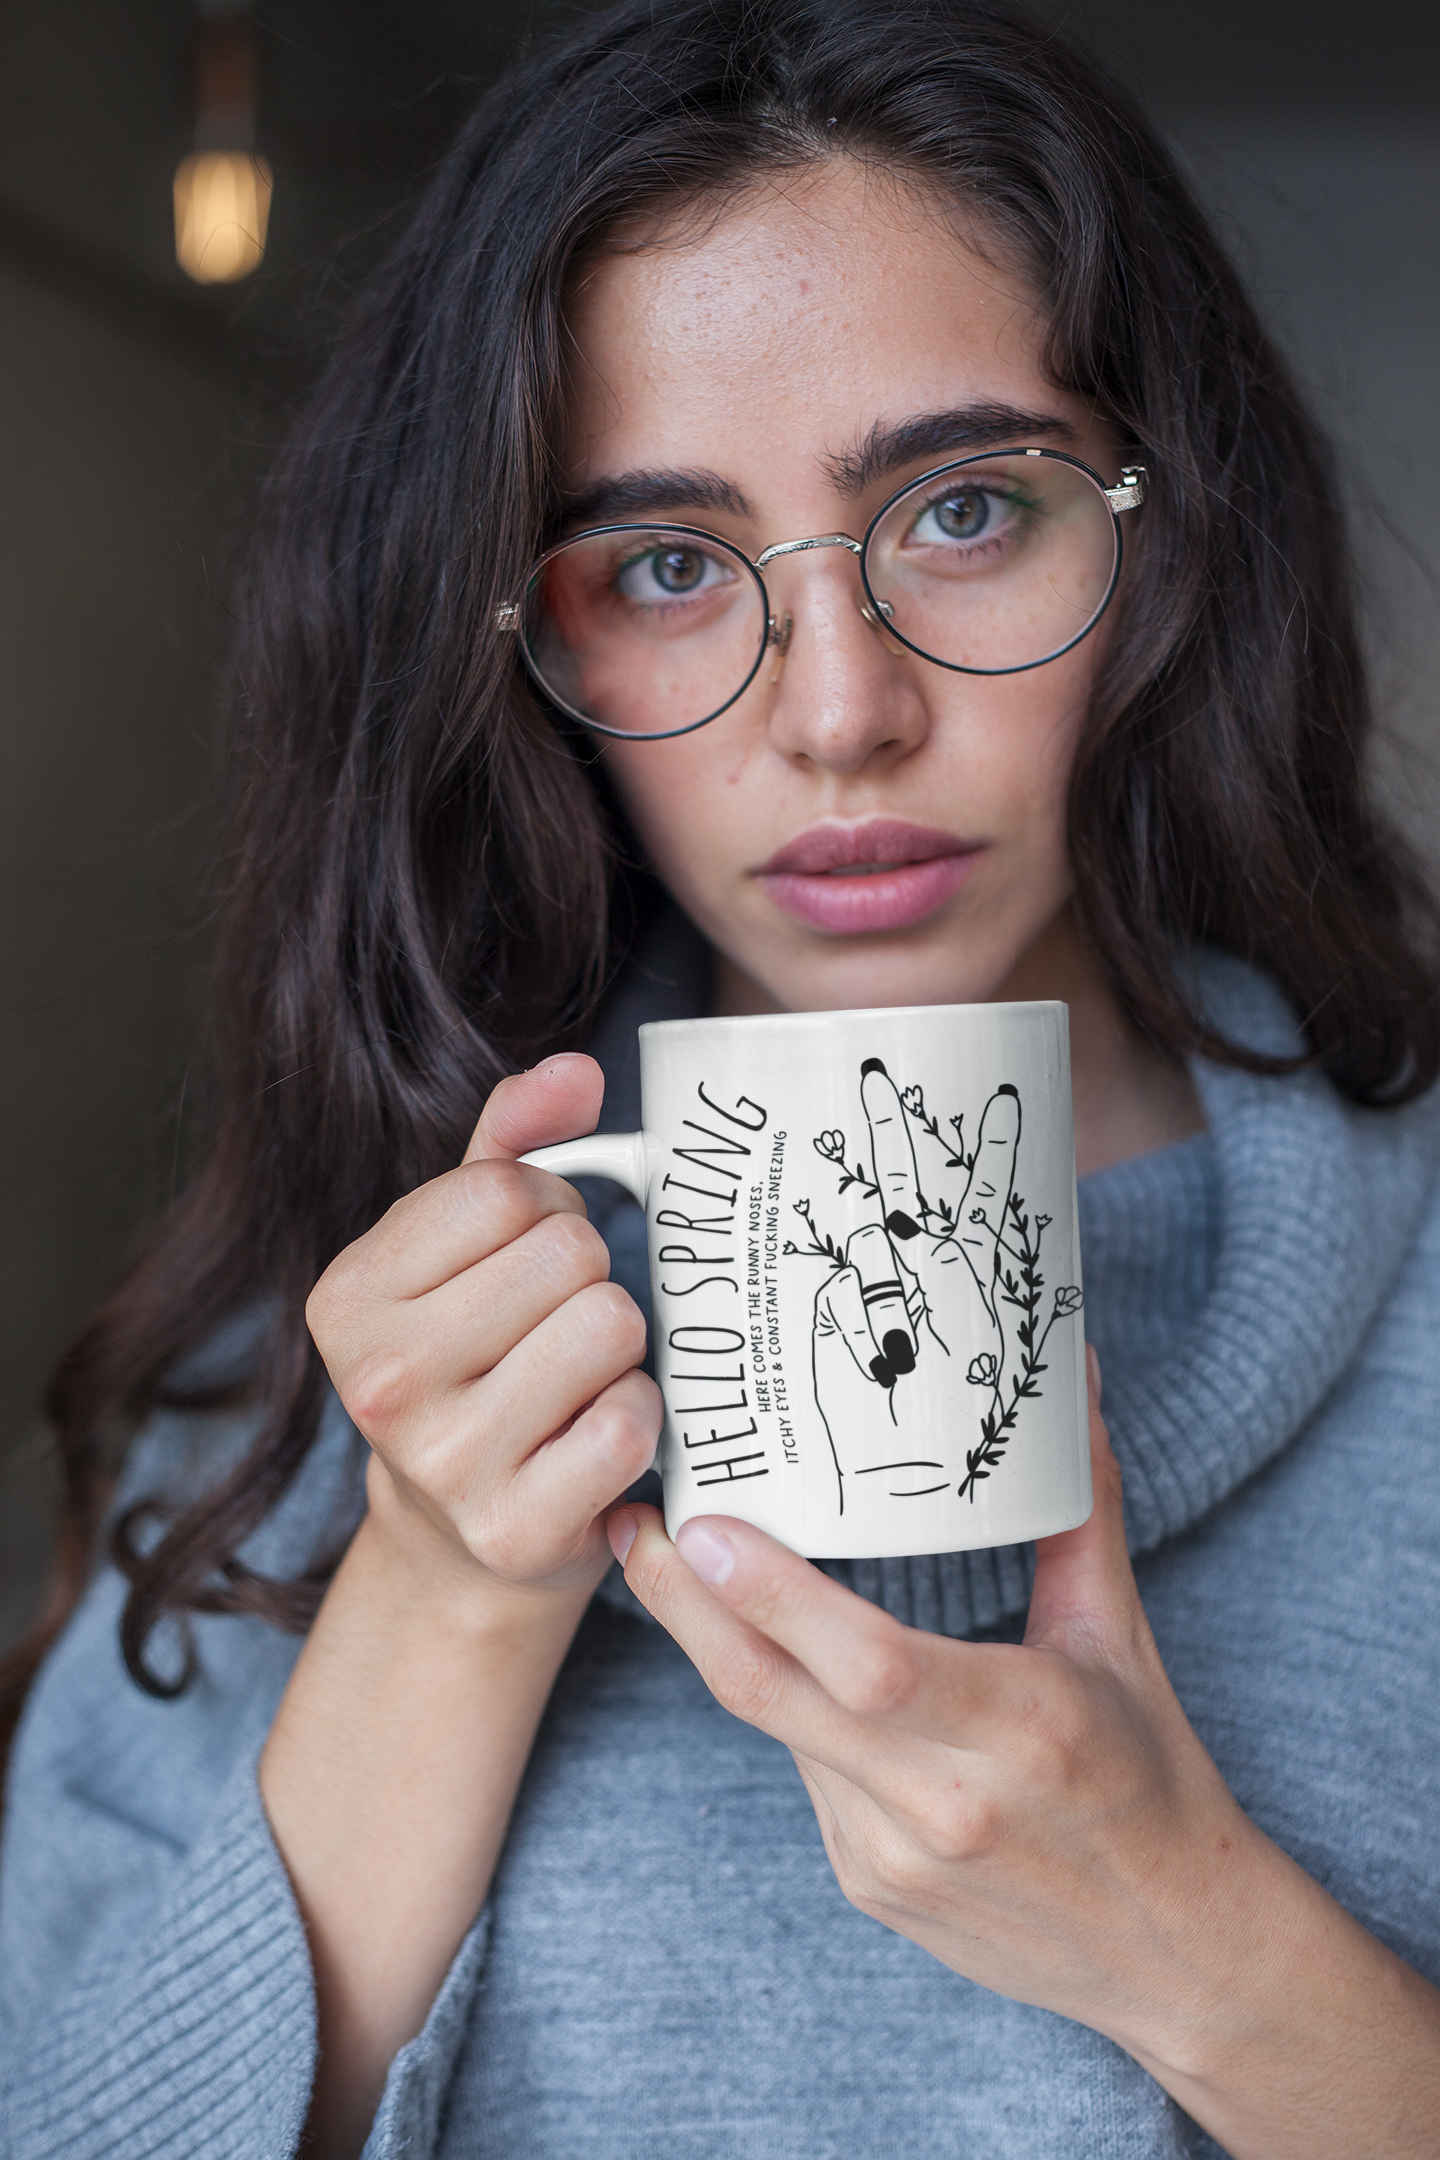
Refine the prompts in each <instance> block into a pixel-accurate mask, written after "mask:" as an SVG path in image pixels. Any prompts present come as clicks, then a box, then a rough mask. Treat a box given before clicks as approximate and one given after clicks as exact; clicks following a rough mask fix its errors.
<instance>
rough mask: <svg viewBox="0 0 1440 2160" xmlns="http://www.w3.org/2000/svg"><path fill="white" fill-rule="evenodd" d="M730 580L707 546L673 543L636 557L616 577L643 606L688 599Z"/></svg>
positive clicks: (625, 589) (623, 591) (619, 585)
mask: <svg viewBox="0 0 1440 2160" xmlns="http://www.w3.org/2000/svg"><path fill="white" fill-rule="evenodd" d="M726 582H727V572H726V570H725V568H724V566H723V564H721V563H720V562H718V561H717V560H716V558H715V557H714V556H713V555H709V554H707V553H706V551H705V550H704V548H699V547H685V546H682V545H680V544H679V543H672V544H670V545H668V546H665V547H657V548H651V549H648V550H647V551H646V553H645V554H643V555H635V556H632V557H631V559H630V561H629V562H627V563H626V564H625V565H624V566H623V567H622V569H621V571H620V573H619V576H618V577H617V579H616V584H617V585H618V587H619V589H620V591H621V592H622V593H623V594H624V595H625V598H626V599H627V600H634V601H637V602H638V603H639V605H640V606H641V607H656V606H658V605H660V604H661V603H662V602H664V601H666V600H688V599H689V598H690V597H691V595H692V594H694V593H697V592H704V591H706V590H707V589H708V588H710V587H711V586H714V585H720V584H723V583H726Z"/></svg>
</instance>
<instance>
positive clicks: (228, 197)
mask: <svg viewBox="0 0 1440 2160" xmlns="http://www.w3.org/2000/svg"><path fill="white" fill-rule="evenodd" d="M272 185H273V183H272V180H271V175H270V167H269V166H268V165H267V164H266V162H265V160H264V158H262V157H256V156H255V154H254V152H253V151H251V150H197V151H196V152H195V154H194V156H193V157H187V158H182V159H181V161H180V163H179V165H178V166H177V167H176V169H175V258H176V260H177V262H178V263H179V265H180V267H181V269H182V270H183V271H184V272H185V274H186V276H187V277H192V278H194V279H195V281H196V282H197V284H200V285H229V284H233V283H234V281H235V279H236V278H243V277H248V276H249V275H250V272H251V271H252V270H253V269H254V268H255V266H256V264H257V263H258V262H260V260H261V259H262V257H263V256H264V253H265V233H266V229H267V227H268V225H269V222H270V194H271V188H272Z"/></svg>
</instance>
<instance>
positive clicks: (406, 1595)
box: [352, 1457, 611, 1643]
mask: <svg viewBox="0 0 1440 2160" xmlns="http://www.w3.org/2000/svg"><path fill="white" fill-rule="evenodd" d="M366 1491H367V1502H368V1505H367V1510H366V1514H365V1517H364V1519H363V1521H362V1522H361V1524H360V1527H359V1529H358V1530H357V1531H356V1534H355V1545H354V1547H353V1548H352V1552H353V1558H354V1563H355V1564H357V1565H359V1566H362V1567H363V1568H364V1569H365V1571H366V1573H367V1574H372V1575H374V1576H375V1577H376V1578H378V1579H379V1580H380V1581H383V1583H384V1585H385V1592H384V1594H385V1598H386V1602H387V1603H393V1606H394V1608H395V1611H396V1615H397V1617H399V1616H400V1615H402V1614H403V1615H404V1616H406V1617H407V1618H411V1619H413V1620H414V1621H415V1622H417V1623H418V1624H420V1625H422V1626H431V1627H435V1628H438V1629H440V1630H442V1631H443V1632H444V1633H446V1634H453V1635H456V1636H462V1637H463V1636H469V1635H473V1636H475V1637H476V1638H477V1639H485V1638H490V1637H492V1636H495V1635H497V1634H498V1635H501V1636H505V1637H509V1636H512V1635H513V1636H515V1637H516V1638H517V1639H518V1640H523V1641H525V1642H528V1643H537V1642H538V1641H539V1640H541V1639H544V1638H546V1637H548V1636H549V1635H550V1634H551V1633H552V1632H555V1631H559V1632H561V1633H563V1635H564V1637H565V1640H566V1641H568V1639H569V1637H570V1635H571V1634H573V1632H574V1630H575V1628H576V1626H577V1625H578V1623H579V1620H580V1616H581V1614H582V1613H583V1612H584V1610H585V1607H586V1605H587V1604H588V1603H589V1601H590V1599H591V1597H592V1596H593V1595H594V1593H595V1590H596V1588H597V1587H598V1585H599V1583H600V1580H601V1578H602V1577H603V1575H604V1573H605V1571H606V1568H607V1567H608V1566H609V1564H610V1559H611V1555H610V1550H609V1547H608V1546H607V1545H606V1543H605V1541H604V1538H603V1537H601V1536H598V1535H597V1537H596V1539H595V1551H594V1553H593V1555H587V1556H586V1557H585V1558H584V1559H582V1560H581V1561H580V1562H578V1563H577V1564H576V1565H574V1566H572V1567H570V1568H568V1569H565V1570H562V1571H559V1572H557V1573H556V1574H555V1575H552V1576H548V1577H546V1578H544V1579H543V1580H541V1581H524V1580H516V1579H513V1578H511V1577H507V1576H503V1575H500V1574H498V1573H496V1571H495V1570H494V1569H492V1568H488V1567H486V1566H485V1564H484V1562H483V1561H481V1560H477V1559H476V1558H475V1556H474V1555H473V1554H472V1553H471V1552H469V1551H468V1550H467V1549H466V1547H465V1546H464V1545H462V1544H461V1542H460V1541H459V1539H458V1538H457V1537H456V1536H455V1534H454V1532H453V1531H451V1530H449V1529H448V1528H446V1527H443V1526H442V1525H441V1524H439V1523H438V1522H436V1521H435V1520H434V1519H433V1518H432V1517H431V1516H430V1515H429V1514H428V1513H427V1511H426V1510H425V1509H424V1508H422V1507H421V1506H419V1505H418V1504H417V1503H416V1502H415V1501H414V1500H412V1499H411V1498H409V1496H408V1495H407V1494H406V1493H405V1492H404V1491H403V1490H402V1488H401V1487H400V1486H399V1484H398V1483H397V1481H396V1480H395V1479H394V1478H393V1477H392V1476H391V1475H390V1473H389V1471H388V1470H387V1469H386V1468H385V1466H384V1464H383V1463H381V1462H380V1460H379V1458H378V1457H372V1459H371V1464H370V1469H369V1473H368V1477H367V1481H366Z"/></svg>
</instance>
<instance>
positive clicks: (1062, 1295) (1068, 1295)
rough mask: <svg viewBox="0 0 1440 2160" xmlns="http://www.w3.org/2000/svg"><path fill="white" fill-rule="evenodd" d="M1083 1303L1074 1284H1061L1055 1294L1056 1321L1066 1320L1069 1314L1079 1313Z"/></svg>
mask: <svg viewBox="0 0 1440 2160" xmlns="http://www.w3.org/2000/svg"><path fill="white" fill-rule="evenodd" d="M1084 1302H1085V1299H1084V1295H1083V1293H1082V1292H1081V1291H1079V1290H1078V1289H1077V1288H1076V1287H1075V1285H1074V1283H1062V1285H1061V1286H1060V1288H1059V1289H1058V1290H1057V1291H1056V1292H1055V1317H1056V1319H1057V1320H1068V1319H1069V1317H1070V1315H1071V1313H1077V1312H1079V1310H1080V1307H1081V1306H1082V1305H1083V1304H1084Z"/></svg>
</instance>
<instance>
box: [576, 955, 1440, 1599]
mask: <svg viewBox="0 0 1440 2160" xmlns="http://www.w3.org/2000/svg"><path fill="white" fill-rule="evenodd" d="M1193 965H1194V971H1195V982H1196V987H1197V990H1198V994H1199V997H1200V999H1201V1002H1202V1003H1203V1005H1204V1007H1205V1009H1206V1011H1207V1014H1208V1016H1209V1017H1210V1019H1211V1020H1212V1022H1213V1023H1214V1024H1215V1025H1216V1026H1217V1027H1218V1028H1219V1029H1220V1030H1222V1031H1223V1032H1224V1033H1225V1034H1226V1035H1227V1036H1228V1037H1229V1038H1230V1039H1231V1040H1232V1041H1238V1042H1241V1043H1244V1044H1245V1045H1247V1046H1248V1047H1250V1048H1251V1049H1254V1050H1257V1051H1263V1052H1267V1053H1271V1054H1275V1053H1278V1054H1282V1055H1288V1054H1293V1053H1294V1052H1295V1051H1296V1049H1297V1048H1298V1047H1299V1046H1300V1044H1299V1035H1298V1031H1297V1028H1296V1024H1295V1022H1294V1019H1293V1017H1292V1016H1291V1014H1290V1012H1289V1011H1288V1009H1287V1007H1286V1005H1285V1003H1284V1001H1283V999H1282V998H1281V997H1280V995H1279V993H1278V991H1276V990H1275V988H1274V987H1273V986H1272V985H1271V984H1270V983H1269V982H1268V981H1267V980H1265V978H1263V977H1262V976H1260V975H1258V974H1257V973H1256V972H1255V971H1254V970H1253V969H1251V968H1248V967H1246V966H1245V965H1243V964H1242V963H1241V962H1239V961H1236V960H1233V959H1229V958H1227V957H1225V956H1223V955H1220V954H1215V953H1201V954H1198V955H1196V957H1195V959H1194V963H1193ZM705 992H706V961H705V954H704V951H703V948H702V947H701V945H700V941H699V939H698V937H697V936H696V934H695V933H694V932H693V931H692V930H691V929H690V926H689V925H688V924H687V923H685V922H684V921H683V919H680V918H678V917H677V916H675V915H674V914H667V916H666V917H665V918H664V920H663V921H662V922H660V923H658V924H657V925H656V929H655V933H654V935H653V936H652V937H651V938H650V939H649V940H648V941H647V943H646V946H645V948H644V950H643V952H642V954H641V956H640V959H639V960H638V961H637V962H636V963H634V964H632V965H631V966H630V967H629V968H628V969H627V970H626V972H625V974H624V975H623V976H622V978H621V981H620V982H619V984H618V985H617V987H616V991H615V993H614V994H613V996H612V997H611V999H610V1001H609V1003H608V1005H607V1008H606V1010H605V1012H604V1014H603V1016H602V1019H601V1022H600V1025H599V1027H598V1029H597V1032H596V1038H595V1041H594V1043H593V1045H592V1048H593V1050H594V1054H595V1055H596V1056H597V1057H598V1058H599V1060H600V1062H601V1064H602V1066H603V1067H604V1069H605V1074H606V1097H605V1110H604V1114H603V1116H602V1119H601V1127H602V1129H603V1130H607V1131H626V1130H633V1129H634V1127H635V1125H637V1124H638V1122H639V1107H640V1105H639V1068H638V1058H637V1050H636V1038H635V1030H636V1028H637V1026H639V1024H640V1023H641V1022H642V1021H646V1020H661V1019H679V1018H687V1017H690V1016H693V1015H694V1014H696V1013H698V1012H700V1011H702V1010H703V1009H704V1002H705ZM1192 1071H1193V1075H1194V1079H1195V1085H1196V1088H1197V1090H1198V1093H1199V1096H1200V1100H1201V1104H1202V1106H1203V1108H1204V1111H1205V1116H1206V1121H1207V1126H1208V1131H1207V1132H1206V1133H1205V1134H1204V1135H1202V1136H1201V1137H1199V1138H1198V1139H1194V1140H1188V1141H1182V1142H1180V1143H1179V1144H1178V1145H1176V1146H1173V1147H1168V1148H1164V1149H1162V1150H1160V1151H1159V1152H1158V1153H1156V1154H1152V1155H1146V1156H1141V1157H1138V1158H1136V1159H1135V1160H1134V1161H1132V1162H1127V1163H1121V1164H1118V1165H1117V1166H1116V1167H1115V1168H1114V1169H1111V1170H1103V1171H1099V1172H1096V1173H1095V1174H1094V1175H1093V1176H1091V1177H1088V1178H1086V1179H1084V1180H1083V1181H1082V1183H1081V1185H1080V1234H1081V1252H1082V1258H1083V1267H1084V1282H1085V1293H1086V1297H1085V1302H1086V1312H1087V1333H1088V1334H1089V1335H1090V1337H1091V1339H1092V1340H1093V1341H1095V1343H1096V1346H1097V1348H1098V1350H1099V1352H1100V1356H1101V1361H1102V1364H1103V1367H1104V1375H1105V1415H1106V1419H1107V1422H1108V1424H1109V1428H1110V1436H1111V1440H1112V1442H1113V1444H1114V1447H1115V1452H1116V1454H1117V1456H1118V1457H1119V1460H1120V1463H1121V1467H1122V1469H1123V1471H1124V1473H1125V1509H1126V1519H1127V1525H1128V1529H1129V1536H1130V1544H1131V1549H1132V1551H1134V1552H1137V1553H1141V1552H1148V1551H1151V1550H1153V1549H1154V1548H1155V1547H1156V1546H1158V1545H1160V1544H1162V1543H1164V1542H1165V1541H1166V1540H1168V1539H1171V1538H1176V1537H1179V1536H1181V1535H1183V1533H1184V1532H1185V1531H1187V1530H1189V1529H1190V1528H1191V1527H1192V1526H1193V1525H1195V1524H1196V1523H1198V1522H1200V1521H1201V1520H1202V1519H1203V1518H1204V1517H1205V1516H1207V1515H1209V1514H1210V1513H1211V1512H1212V1511H1213V1510H1214V1509H1215V1508H1217V1507H1218V1506H1219V1505H1220V1503H1221V1502H1222V1501H1223V1500H1225V1498H1226V1497H1227V1495H1229V1494H1230V1493H1232V1492H1233V1491H1235V1490H1236V1488H1237V1487H1239V1486H1240V1485H1242V1484H1243V1483H1244V1482H1245V1481H1246V1480H1247V1479H1248V1478H1250V1477H1252V1476H1253V1475H1254V1474H1255V1473H1256V1471H1258V1470H1259V1469H1260V1468H1261V1467H1262V1466H1263V1465H1264V1464H1265V1463H1267V1462H1268V1461H1270V1460H1271V1458H1272V1457H1274V1456H1275V1455H1277V1454H1278V1453H1279V1452H1280V1450H1281V1449H1282V1448H1284V1447H1285V1446H1287V1445H1288V1444H1289V1443H1290V1442H1291V1441H1292V1440H1294V1439H1295V1438H1296V1437H1297V1436H1298V1434H1299V1433H1300V1432H1301V1431H1302V1430H1303V1429H1304V1427H1305V1426H1306V1425H1307V1423H1308V1422H1309V1420H1310V1419H1311V1418H1312V1417H1313V1416H1314V1414H1315V1412H1316V1411H1317V1410H1318V1408H1319V1407H1320V1405H1321V1403H1322V1402H1323V1401H1324V1399H1325V1397H1326V1396H1327V1395H1328V1394H1329V1393H1330V1391H1331V1390H1332V1389H1333V1388H1334V1387H1335V1386H1336V1384H1337V1382H1338V1381H1339V1380H1340V1378H1341V1376H1342V1375H1343V1373H1344V1372H1345V1369H1346V1367H1347V1366H1348V1365H1349V1364H1350V1363H1351V1361H1352V1359H1353V1358H1354V1357H1355V1355H1356V1353H1357V1351H1358V1350H1359V1348H1360V1346H1361V1344H1362V1342H1363V1340H1364V1337H1365V1335H1366V1334H1367V1332H1368V1331H1369V1329H1370V1327H1371V1325H1372V1323H1373V1321H1374V1320H1375V1319H1376V1317H1377V1315H1378V1314H1379V1312H1380V1310H1381V1308H1382V1307H1383V1305H1384V1303H1385V1301H1386V1299H1387V1298H1388V1296H1389V1294H1390V1291H1391V1289H1392V1287H1393V1285H1394V1283H1395V1281H1396V1278H1397V1277H1398V1275H1399V1273H1400V1270H1401V1268H1402V1266H1403V1264H1404V1262H1405V1259H1406V1256H1407V1254H1408V1252H1409V1250H1410V1248H1411V1245H1412V1244H1413V1242H1414V1239H1415V1236H1416V1234H1417V1231H1418V1229H1419V1226H1420V1222H1421V1219H1422V1216H1423V1214H1424V1212H1425V1209H1426V1207H1427V1205H1428V1203H1429V1200H1430V1197H1431V1194H1432V1191H1433V1188H1434V1185H1435V1179H1436V1172H1437V1166H1440V1101H1437V1098H1436V1096H1435V1095H1433V1094H1432V1095H1431V1096H1429V1097H1426V1098H1425V1099H1424V1100H1423V1101H1422V1102H1420V1103H1417V1104H1414V1105H1412V1106H1410V1107H1409V1108H1407V1109H1403V1110H1360V1109H1356V1108H1355V1107H1354V1106H1353V1105H1351V1104H1349V1103H1347V1102H1345V1101H1344V1100H1343V1099H1342V1098H1341V1097H1340V1096H1339V1095H1338V1094H1337V1093H1336V1091H1335V1089H1334V1088H1333V1087H1332V1086H1331V1084H1330V1083H1329V1082H1328V1081H1326V1080H1325V1079H1323V1078H1321V1077H1320V1076H1319V1075H1317V1074H1314V1073H1300V1074H1296V1075H1293V1076H1291V1077H1287V1078H1280V1079H1276V1078H1271V1077H1261V1076H1257V1075H1254V1074H1250V1073H1244V1072H1240V1071H1236V1070H1235V1069H1233V1068H1228V1067H1221V1066H1218V1065H1213V1064H1210V1063H1207V1062H1204V1061H1197V1062H1196V1063H1195V1064H1194V1065H1193V1067H1192ZM586 1185H587V1193H586V1197H587V1199H588V1200H589V1201H590V1202H591V1214H592V1218H593V1219H594V1220H595V1221H596V1223H597V1227H599V1228H600V1229H601V1230H602V1232H603V1234H604V1235H605V1237H606V1239H607V1241H608V1242H609V1243H610V1245H611V1249H612V1254H613V1255H614V1257H615V1262H616V1265H615V1274H616V1276H617V1279H619V1280H622V1281H624V1283H625V1285H626V1287H627V1289H629V1290H630V1291H631V1292H632V1294H633V1295H635V1296H636V1297H637V1299H639V1300H640V1301H641V1302H642V1303H643V1305H644V1308H645V1310H646V1311H647V1313H648V1311H649V1295H648V1290H649V1286H648V1282H647V1281H646V1280H645V1262H644V1240H643V1236H642V1235H641V1224H640V1219H639V1210H638V1209H636V1208H635V1207H634V1204H633V1202H630V1201H627V1200H625V1199H624V1198H623V1196H621V1195H620V1194H619V1192H618V1190H617V1188H615V1187H604V1186H599V1185H596V1184H594V1183H593V1182H591V1181H586ZM632 1278H633V1279H632ZM645 1497H647V1498H648V1497H651V1495H650V1494H648V1493H647V1494H646V1495H645ZM820 1564H821V1565H823V1567H824V1569H825V1572H826V1573H827V1574H828V1575H831V1576H833V1577H835V1579H836V1580H837V1581H840V1582H843V1583H846V1584H847V1585H848V1586H849V1587H850V1588H852V1589H853V1590H856V1591H858V1592H859V1594H860V1595H861V1596H862V1597H866V1598H869V1599H870V1600H871V1601H872V1602H874V1603H875V1604H878V1605H881V1606H883V1607H884V1608H885V1610H886V1611H888V1612H891V1613H894V1614H895V1616H896V1617H897V1618H898V1619H901V1620H904V1621H906V1622H907V1623H908V1624H909V1625H911V1626H914V1627H922V1628H928V1629H931V1630H934V1631H936V1632H938V1633H941V1634H946V1635H952V1636H961V1635H971V1634H975V1633H981V1632H985V1631H987V1630H990V1629H1001V1628H1005V1627H1006V1626H1007V1623H1009V1622H1011V1621H1012V1620H1013V1617H1014V1615H1016V1614H1017V1613H1020V1612H1022V1611H1023V1610H1024V1608H1025V1606H1026V1604H1027V1603H1028V1601H1029V1594H1030V1582H1031V1576H1032V1572H1033V1555H1032V1551H1031V1548H1029V1547H1028V1546H1002V1547H998V1548H995V1549H992V1550H988V1551H982V1552H970V1553H945V1554H937V1555H925V1556H921V1557H916V1558H912V1559H895V1560H830V1561H824V1562H822V1563H820ZM604 1594H605V1595H606V1596H607V1597H611V1598H615V1599H618V1600H619V1601H622V1602H624V1603H626V1604H627V1605H628V1606H630V1607H631V1609H635V1610H638V1609H639V1608H638V1607H635V1606H634V1604H633V1600H631V1598H630V1594H629V1592H628V1591H627V1590H626V1589H625V1586H624V1583H623V1579H621V1578H619V1577H618V1571H612V1576H611V1577H609V1578H607V1580H606V1584H605V1586H604Z"/></svg>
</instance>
